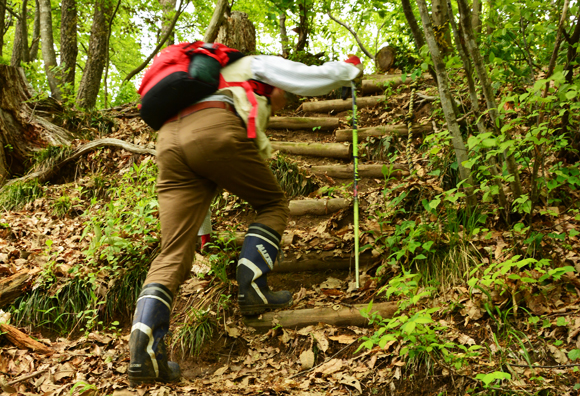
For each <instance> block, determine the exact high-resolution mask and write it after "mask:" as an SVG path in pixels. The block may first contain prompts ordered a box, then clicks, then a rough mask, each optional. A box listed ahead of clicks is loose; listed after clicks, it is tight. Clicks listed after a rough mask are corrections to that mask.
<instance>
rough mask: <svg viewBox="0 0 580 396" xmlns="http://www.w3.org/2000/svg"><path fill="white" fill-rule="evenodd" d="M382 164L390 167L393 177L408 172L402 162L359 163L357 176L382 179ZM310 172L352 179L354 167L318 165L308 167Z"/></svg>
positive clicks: (404, 174)
mask: <svg viewBox="0 0 580 396" xmlns="http://www.w3.org/2000/svg"><path fill="white" fill-rule="evenodd" d="M383 166H386V167H387V168H389V167H390V168H391V170H392V173H391V176H393V177H401V176H406V175H408V174H409V171H407V169H408V168H409V167H408V166H407V165H403V164H376V165H359V166H358V175H359V177H368V178H371V179H383V178H384V177H385V176H384V175H383ZM308 170H309V171H310V173H314V174H316V175H327V176H330V177H335V178H337V179H352V178H353V176H354V169H353V166H352V165H319V166H313V167H311V168H310V169H308Z"/></svg>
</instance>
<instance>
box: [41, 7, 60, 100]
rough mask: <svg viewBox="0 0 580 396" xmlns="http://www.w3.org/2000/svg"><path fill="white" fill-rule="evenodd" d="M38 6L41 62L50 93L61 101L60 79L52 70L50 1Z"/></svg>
mask: <svg viewBox="0 0 580 396" xmlns="http://www.w3.org/2000/svg"><path fill="white" fill-rule="evenodd" d="M39 5H40V41H41V43H40V45H41V49H42V61H43V62H44V72H45V73H46V79H47V80H48V85H49V87H50V93H51V95H52V97H54V98H55V99H56V100H62V96H61V93H60V86H59V85H60V84H61V78H60V76H57V74H56V73H55V71H54V68H55V67H56V66H57V65H58V64H57V63H56V53H55V52H54V40H53V35H52V10H51V8H50V0H39Z"/></svg>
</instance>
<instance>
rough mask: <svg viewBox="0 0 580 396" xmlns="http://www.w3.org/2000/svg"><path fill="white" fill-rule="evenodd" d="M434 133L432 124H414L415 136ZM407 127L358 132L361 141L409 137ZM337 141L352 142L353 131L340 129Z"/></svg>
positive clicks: (371, 128)
mask: <svg viewBox="0 0 580 396" xmlns="http://www.w3.org/2000/svg"><path fill="white" fill-rule="evenodd" d="M431 132H433V127H432V126H431V124H427V123H425V124H414V125H413V135H420V134H424V133H431ZM407 133H408V131H407V126H406V125H405V124H397V125H384V126H378V127H369V128H360V129H359V130H358V131H357V134H358V137H359V139H364V138H367V137H370V136H377V137H380V136H385V135H391V136H407ZM335 138H336V139H335V140H336V141H337V142H350V141H351V140H352V129H339V130H338V131H336V136H335Z"/></svg>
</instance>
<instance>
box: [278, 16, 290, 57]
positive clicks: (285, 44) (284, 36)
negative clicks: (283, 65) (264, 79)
mask: <svg viewBox="0 0 580 396" xmlns="http://www.w3.org/2000/svg"><path fill="white" fill-rule="evenodd" d="M279 26H280V42H281V43H282V56H283V57H284V58H288V56H289V55H290V45H289V44H290V41H289V40H288V32H287V31H286V12H285V11H284V12H282V13H281V14H280V22H279Z"/></svg>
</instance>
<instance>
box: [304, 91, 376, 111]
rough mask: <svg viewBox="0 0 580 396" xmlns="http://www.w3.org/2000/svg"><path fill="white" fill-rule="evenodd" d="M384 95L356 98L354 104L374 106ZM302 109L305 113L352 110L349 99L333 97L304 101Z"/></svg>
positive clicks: (363, 106) (362, 106) (360, 106)
mask: <svg viewBox="0 0 580 396" xmlns="http://www.w3.org/2000/svg"><path fill="white" fill-rule="evenodd" d="M385 100H386V99H385V97H384V95H379V96H367V97H362V98H357V100H356V105H357V107H358V108H359V109H362V108H366V107H375V106H376V105H378V104H380V103H384V102H385ZM302 110H304V111H305V112H307V113H328V112H329V111H333V110H334V111H335V112H336V113H339V112H341V111H345V110H352V102H351V101H349V100H342V99H333V100H321V101H318V102H304V103H303V104H302Z"/></svg>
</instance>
